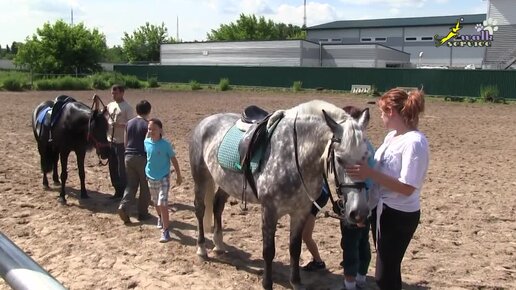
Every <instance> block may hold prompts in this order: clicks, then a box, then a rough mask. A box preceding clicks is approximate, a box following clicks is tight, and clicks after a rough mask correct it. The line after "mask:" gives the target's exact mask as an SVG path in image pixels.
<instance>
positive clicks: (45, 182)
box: [43, 171, 50, 189]
mask: <svg viewBox="0 0 516 290" xmlns="http://www.w3.org/2000/svg"><path fill="white" fill-rule="evenodd" d="M43 187H44V188H45V189H50V186H48V178H47V174H46V173H45V172H44V171H43Z"/></svg>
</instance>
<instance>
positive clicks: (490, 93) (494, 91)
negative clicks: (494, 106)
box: [480, 85, 500, 103]
mask: <svg viewBox="0 0 516 290" xmlns="http://www.w3.org/2000/svg"><path fill="white" fill-rule="evenodd" d="M499 94H500V91H499V90H498V87H497V86H491V85H488V86H480V99H481V100H482V101H484V102H486V103H487V102H489V103H494V102H497V99H498V96H499Z"/></svg>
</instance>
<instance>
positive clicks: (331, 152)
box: [294, 113, 366, 220]
mask: <svg viewBox="0 0 516 290" xmlns="http://www.w3.org/2000/svg"><path fill="white" fill-rule="evenodd" d="M297 115H298V114H297V113H296V117H295V119H294V155H295V160H296V169H297V172H298V174H299V177H300V178H301V183H302V184H303V188H304V189H305V193H306V195H307V196H308V198H309V199H310V201H312V204H313V205H314V206H315V207H316V208H317V209H319V210H322V208H321V207H320V206H319V204H317V202H316V201H315V200H314V199H313V198H312V196H310V194H309V193H308V190H307V188H306V184H305V181H304V178H303V174H302V173H301V168H300V167H299V158H298V155H299V154H298V151H297V129H296V123H297ZM341 142H342V139H341V138H336V137H335V135H333V136H332V138H331V139H330V145H329V148H328V156H327V158H326V170H325V171H323V174H322V175H323V179H324V184H325V185H326V187H327V188H328V194H329V196H330V200H331V203H332V206H333V211H334V212H335V213H336V214H337V215H338V216H332V215H330V217H333V218H336V219H340V220H345V218H344V214H345V210H346V202H347V196H345V195H344V194H343V193H342V189H344V188H355V189H358V190H360V191H362V190H365V188H366V185H365V182H353V183H341V182H340V181H339V178H338V176H337V170H336V166H335V149H334V146H333V145H334V144H335V143H341ZM329 170H332V171H333V173H334V174H333V176H334V178H335V187H336V188H335V191H336V192H337V200H335V199H334V198H333V195H332V192H331V189H330V186H329V184H328V178H327V174H328V171H329ZM338 196H342V199H341V198H338Z"/></svg>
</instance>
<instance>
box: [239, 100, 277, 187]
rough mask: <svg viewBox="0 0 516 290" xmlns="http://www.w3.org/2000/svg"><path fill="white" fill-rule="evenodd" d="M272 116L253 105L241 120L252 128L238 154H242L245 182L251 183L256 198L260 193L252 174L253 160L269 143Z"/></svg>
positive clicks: (241, 162)
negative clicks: (269, 124) (268, 123)
mask: <svg viewBox="0 0 516 290" xmlns="http://www.w3.org/2000/svg"><path fill="white" fill-rule="evenodd" d="M270 116H271V114H269V113H268V112H267V111H265V110H264V109H261V108H259V107H257V106H254V105H252V106H249V107H247V108H245V109H244V111H243V112H242V117H241V118H240V120H239V121H241V122H242V123H246V124H250V127H249V128H248V129H247V131H246V132H245V134H244V136H243V137H242V139H241V140H240V143H239V144H238V152H239V154H240V165H241V167H242V172H243V173H244V181H247V182H248V183H249V185H250V186H251V189H252V190H253V192H254V194H255V195H256V196H258V193H257V191H256V184H255V182H254V178H253V175H252V172H251V158H252V157H253V154H254V153H255V152H257V151H258V150H264V148H265V146H266V145H267V143H268V142H269V135H268V132H267V121H268V120H269V118H270Z"/></svg>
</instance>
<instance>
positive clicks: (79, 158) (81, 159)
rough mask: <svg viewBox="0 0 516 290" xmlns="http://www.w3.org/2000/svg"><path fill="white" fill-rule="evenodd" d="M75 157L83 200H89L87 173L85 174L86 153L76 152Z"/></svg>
mask: <svg viewBox="0 0 516 290" xmlns="http://www.w3.org/2000/svg"><path fill="white" fill-rule="evenodd" d="M75 156H76V157H77V169H78V171H79V179H80V180H81V198H88V197H89V196H88V192H87V191H86V181H85V179H86V173H85V172H84V157H86V151H82V150H78V151H75Z"/></svg>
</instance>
